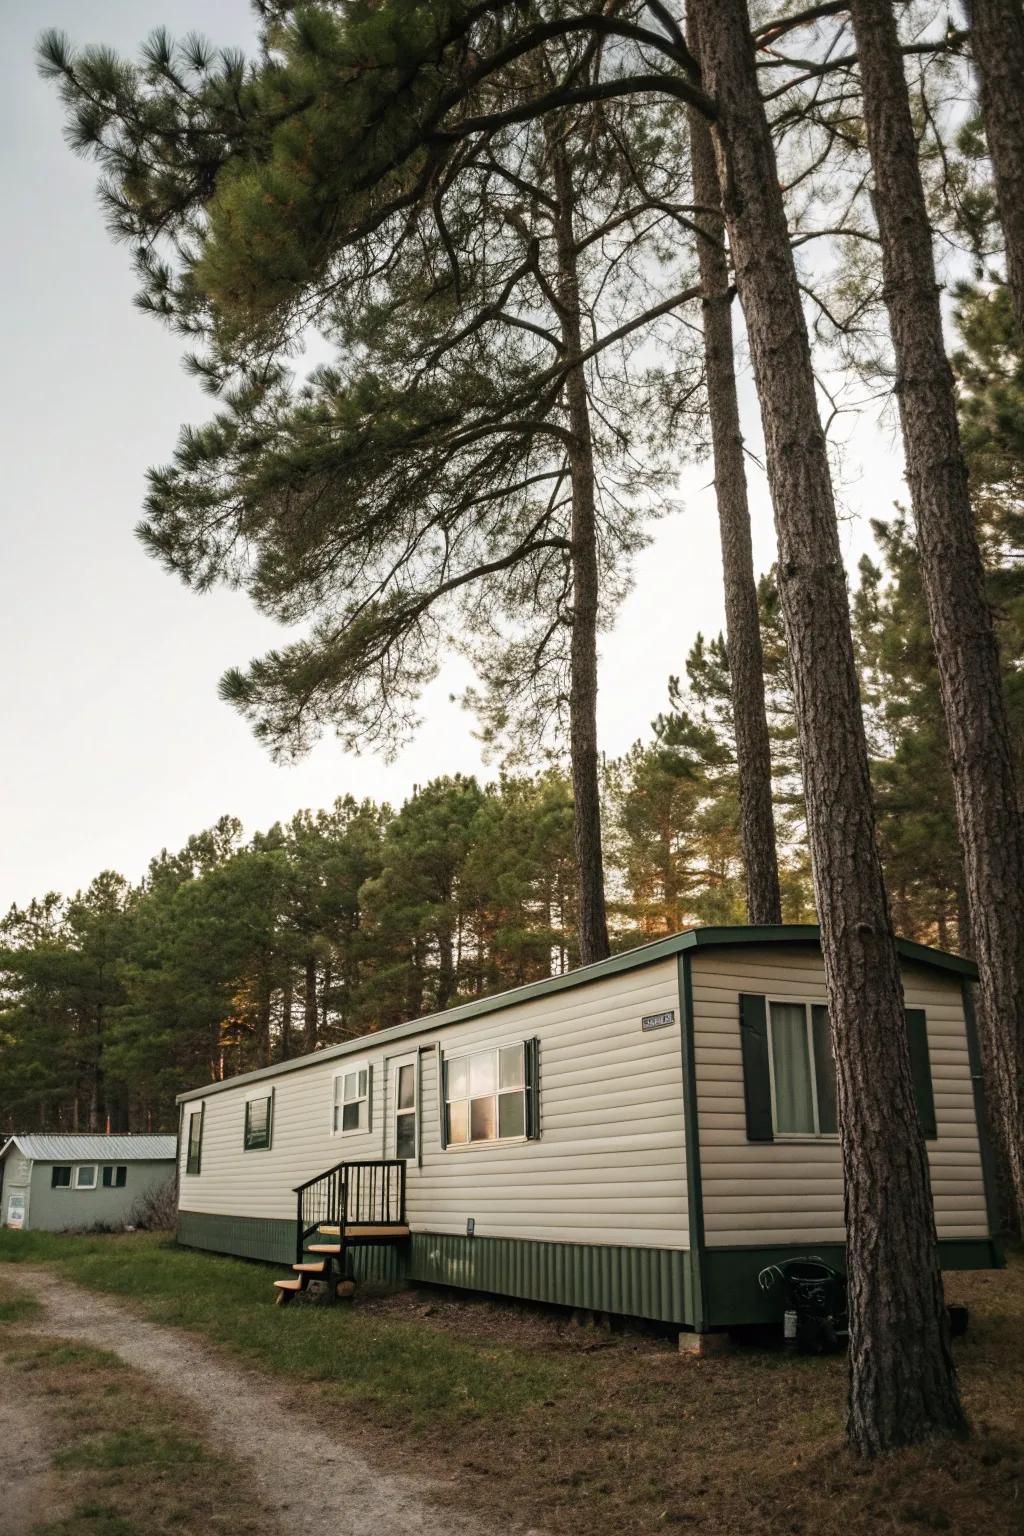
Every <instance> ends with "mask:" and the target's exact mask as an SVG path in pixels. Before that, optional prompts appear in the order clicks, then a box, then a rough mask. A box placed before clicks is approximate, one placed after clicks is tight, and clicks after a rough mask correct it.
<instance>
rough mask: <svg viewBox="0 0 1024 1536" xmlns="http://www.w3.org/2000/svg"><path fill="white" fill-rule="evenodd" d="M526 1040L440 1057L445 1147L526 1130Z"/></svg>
mask: <svg viewBox="0 0 1024 1536" xmlns="http://www.w3.org/2000/svg"><path fill="white" fill-rule="evenodd" d="M526 1058H527V1045H526V1043H525V1042H522V1043H520V1044H518V1045H502V1046H498V1047H496V1048H495V1049H493V1050H487V1051H474V1052H473V1053H472V1054H471V1055H468V1056H448V1057H446V1058H445V1062H444V1084H445V1139H446V1141H447V1143H448V1145H449V1146H459V1145H465V1144H467V1143H470V1142H480V1141H517V1140H519V1139H521V1138H522V1137H524V1136H526V1134H527V1096H528V1090H527V1060H526Z"/></svg>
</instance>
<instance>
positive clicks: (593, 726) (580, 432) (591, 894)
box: [548, 120, 610, 965]
mask: <svg viewBox="0 0 1024 1536" xmlns="http://www.w3.org/2000/svg"><path fill="white" fill-rule="evenodd" d="M562 132H563V128H562V125H561V122H560V121H559V120H556V121H554V122H553V123H552V124H551V125H550V127H549V129H548V146H549V151H550V154H551V159H552V170H553V173H554V186H555V201H556V203H557V208H556V210H555V213H554V223H555V246H556V250H557V255H558V272H557V278H556V284H555V286H556V291H557V295H558V306H559V313H558V319H559V324H560V327H561V333H562V340H563V342H564V344H565V348H566V351H567V352H568V353H569V355H570V356H578V355H579V353H580V352H581V351H582V350H583V333H582V323H581V320H580V288H579V278H578V275H577V269H576V251H577V247H576V235H575V231H574V228H573V206H574V200H573V188H572V176H571V173H570V169H569V164H568V157H567V155H566V152H565V144H564V141H563V139H562ZM565 398H566V404H567V407H568V415H569V447H568V458H569V475H570V479H571V481H572V554H571V559H572V634H571V638H570V663H569V667H570V679H569V763H570V772H571V776H572V795H573V835H574V839H575V845H576V877H577V881H578V885H579V942H580V961H581V963H582V964H583V965H590V964H591V963H592V962H593V961H594V960H604V959H605V958H606V956H607V955H608V954H609V953H610V950H609V944H608V918H607V913H606V911H605V901H604V855H603V852H602V847H601V791H600V780H599V776H598V760H597V613H598V573H597V512H596V492H595V475H594V446H593V439H592V436H591V430H590V407H589V404H588V401H587V380H586V374H585V372H584V367H583V365H582V364H580V365H578V366H577V367H575V368H571V369H570V370H569V372H568V373H567V375H566V379H565Z"/></svg>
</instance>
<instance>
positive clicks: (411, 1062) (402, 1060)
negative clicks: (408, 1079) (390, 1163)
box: [388, 1051, 420, 1164]
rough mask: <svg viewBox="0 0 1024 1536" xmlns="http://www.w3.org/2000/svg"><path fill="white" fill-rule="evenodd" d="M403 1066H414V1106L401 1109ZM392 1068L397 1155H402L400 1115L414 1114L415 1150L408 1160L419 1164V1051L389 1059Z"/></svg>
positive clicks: (392, 1107) (389, 1067) (394, 1134)
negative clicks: (400, 1092)
mask: <svg viewBox="0 0 1024 1536" xmlns="http://www.w3.org/2000/svg"><path fill="white" fill-rule="evenodd" d="M403 1067H411V1068H412V1108H411V1109H399V1107H398V1085H399V1083H400V1082H401V1079H402V1068H403ZM392 1069H394V1079H395V1086H394V1087H393V1088H392V1090H391V1115H392V1120H393V1122H394V1130H393V1132H392V1134H393V1136H394V1141H395V1156H396V1157H398V1156H399V1155H400V1154H399V1151H398V1119H399V1116H402V1117H403V1118H406V1117H408V1116H409V1115H411V1116H412V1123H413V1152H412V1156H411V1157H408V1158H406V1161H407V1162H409V1163H416V1164H418V1162H419V1155H420V1062H419V1051H416V1052H415V1054H413V1053H410V1054H409V1055H408V1056H396V1057H395V1058H394V1059H393V1060H392V1061H389V1063H388V1070H389V1071H391V1070H392Z"/></svg>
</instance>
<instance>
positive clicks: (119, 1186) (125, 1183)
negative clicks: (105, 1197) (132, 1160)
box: [98, 1163, 128, 1189]
mask: <svg viewBox="0 0 1024 1536" xmlns="http://www.w3.org/2000/svg"><path fill="white" fill-rule="evenodd" d="M108 1168H109V1169H110V1174H111V1178H110V1183H109V1184H107V1183H106V1182H105V1180H104V1178H103V1173H106V1171H107V1169H108ZM119 1168H123V1169H124V1178H123V1179H122V1181H121V1183H120V1184H119V1183H118V1182H117V1170H118V1169H119ZM103 1173H101V1174H100V1182H99V1186H98V1187H99V1188H101V1189H127V1188H128V1164H127V1163H104V1164H103Z"/></svg>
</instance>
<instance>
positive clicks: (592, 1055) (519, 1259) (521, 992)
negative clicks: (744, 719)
mask: <svg viewBox="0 0 1024 1536" xmlns="http://www.w3.org/2000/svg"><path fill="white" fill-rule="evenodd" d="M897 947H898V951H899V959H900V968H901V973H902V980H903V991H904V998H905V1003H906V1019H907V1035H908V1040H909V1045H910V1055H911V1063H912V1067H913V1072H914V1081H915V1087H916V1091H917V1102H918V1113H919V1117H920V1122H921V1129H922V1131H923V1134H924V1137H925V1144H926V1147H927V1150H928V1160H929V1164H930V1167H931V1186H932V1195H933V1199H934V1205H935V1219H936V1225H937V1228H938V1238H939V1251H940V1255H941V1260H942V1264H943V1267H944V1268H947V1269H956V1268H968V1269H974V1268H984V1267H988V1266H990V1265H994V1264H998V1263H999V1262H1000V1255H999V1251H998V1248H997V1246H996V1243H995V1241H994V1238H993V1235H992V1234H993V1215H992V1180H991V1173H990V1168H989V1161H988V1155H987V1148H986V1145H985V1138H984V1125H985V1114H984V1108H983V1105H982V1102H981V1088H982V1085H981V1071H980V1065H979V1057H978V1042H977V1037H976V1032H975V1027H974V1016H973V1007H972V984H973V982H974V981H975V978H976V976H977V972H976V970H975V967H974V965H973V964H972V963H971V962H970V961H968V960H964V959H961V958H960V957H959V956H956V955H949V954H943V953H941V952H940V951H938V950H935V949H929V948H926V947H925V946H923V945H921V944H914V943H910V942H908V941H906V940H901V941H900V942H899V944H898V946H897ZM179 1107H180V1114H181V1127H180V1151H179V1158H180V1164H179V1176H180V1185H179V1190H180V1193H179V1208H178V1241H179V1242H180V1243H184V1244H187V1245H189V1246H192V1247H195V1248H206V1249H212V1250H214V1251H217V1252H221V1253H233V1254H238V1255H243V1256H246V1257H249V1258H260V1259H266V1260H271V1261H276V1262H278V1263H281V1264H285V1265H290V1264H292V1265H296V1266H297V1269H296V1270H294V1271H293V1275H292V1278H282V1279H281V1280H279V1281H277V1282H276V1283H277V1286H278V1290H279V1292H280V1293H281V1294H283V1295H284V1296H286V1297H287V1296H288V1295H289V1294H290V1293H292V1292H293V1291H295V1290H298V1289H304V1288H305V1286H306V1285H307V1284H308V1283H309V1281H310V1280H311V1278H312V1277H314V1276H316V1277H317V1278H318V1279H320V1278H321V1277H322V1276H323V1275H324V1274H325V1272H326V1273H327V1274H328V1275H331V1276H333V1275H335V1274H339V1273H340V1274H341V1276H342V1278H341V1279H340V1280H339V1282H338V1284H339V1287H343V1286H347V1287H351V1285H352V1283H353V1282H354V1281H355V1280H356V1279H359V1278H363V1277H370V1276H380V1277H382V1278H392V1279H401V1278H407V1279H410V1280H414V1281H427V1282H434V1283H438V1284H441V1285H445V1286H464V1287H467V1288H470V1289H473V1290H478V1291H488V1292H492V1293H497V1294H500V1295H505V1296H516V1297H523V1298H530V1299H533V1300H539V1301H547V1302H558V1303H562V1304H564V1305H569V1306H573V1307H579V1308H584V1309H593V1310H596V1311H602V1312H613V1313H625V1314H630V1315H633V1316H638V1317H646V1318H654V1319H659V1320H661V1321H664V1322H669V1323H677V1324H679V1325H681V1326H682V1327H684V1328H690V1329H693V1330H694V1331H696V1332H703V1331H706V1330H708V1329H713V1328H716V1327H725V1326H728V1325H731V1324H737V1323H747V1322H756V1321H758V1320H761V1319H763V1318H765V1317H767V1316H770V1315H774V1312H773V1309H777V1306H778V1302H777V1299H775V1298H766V1297H765V1295H764V1293H763V1292H762V1291H761V1289H760V1287H759V1285H758V1275H759V1272H760V1271H761V1270H762V1269H764V1268H765V1267H766V1266H768V1265H771V1264H778V1263H780V1262H781V1261H783V1260H785V1259H790V1258H795V1257H798V1256H801V1255H807V1254H813V1255H817V1256H819V1257H821V1258H823V1259H824V1260H825V1261H826V1262H828V1263H830V1264H832V1265H834V1266H836V1267H837V1268H840V1269H841V1268H842V1267H843V1265H844V1259H845V1235H846V1234H845V1231H844V1225H843V1172H842V1162H841V1155H840V1148H839V1138H838V1134H837V1132H838V1126H837V1115H836V1086H835V1067H834V1063H833V1060H832V1053H831V1046H830V1041H829V1029H828V1015H827V996H826V988H825V970H824V965H823V962H822V955H821V945H820V940H819V934H818V929H817V928H816V927H810V926H785V925H783V926H779V927H774V928H753V927H750V928H738V927H737V928H724V927H723V928H710V927H709V928H698V929H694V930H692V931H690V932H687V933H680V934H676V935H673V936H672V937H670V938H665V939H660V940H658V941H656V942H655V943H652V944H646V945H644V946H642V947H641V948H639V949H634V950H630V951H628V952H626V953H622V954H617V955H614V956H612V958H611V959H608V960H604V961H602V962H600V964H597V965H589V966H584V967H581V968H580V969H579V970H576V971H572V972H570V973H569V974H567V975H563V976H552V977H550V978H548V979H546V980H544V981H538V982H533V983H531V984H530V985H527V986H522V987H517V988H515V989H514V990H513V991H510V992H505V993H502V994H501V995H500V996H497V997H488V998H480V999H475V1000H473V1001H470V1002H465V1003H462V1004H460V1005H459V1006H458V1007H455V1008H450V1009H448V1010H447V1011H446V1012H444V1013H440V1014H435V1015H434V1016H433V1017H429V1018H421V1019H412V1020H410V1021H409V1022H408V1023H405V1024H400V1025H397V1026H394V1027H392V1028H389V1029H382V1030H380V1031H379V1032H377V1033H374V1034H369V1035H366V1036H365V1037H364V1038H363V1039H361V1040H349V1041H346V1042H344V1043H343V1044H340V1045H335V1046H331V1047H329V1048H328V1049H325V1050H320V1051H316V1052H314V1053H313V1054H312V1055H309V1056H305V1057H301V1058H299V1059H296V1060H290V1061H285V1062H281V1063H280V1064H279V1065H277V1066H273V1067H269V1068H264V1069H263V1070H261V1071H258V1072H250V1073H247V1074H245V1075H244V1076H240V1077H236V1078H234V1079H231V1080H229V1081H226V1082H217V1083H210V1084H209V1085H208V1086H206V1087H203V1088H195V1089H193V1090H192V1091H191V1092H189V1093H185V1094H182V1095H181V1097H180V1100H179ZM340 1293H342V1292H340Z"/></svg>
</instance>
